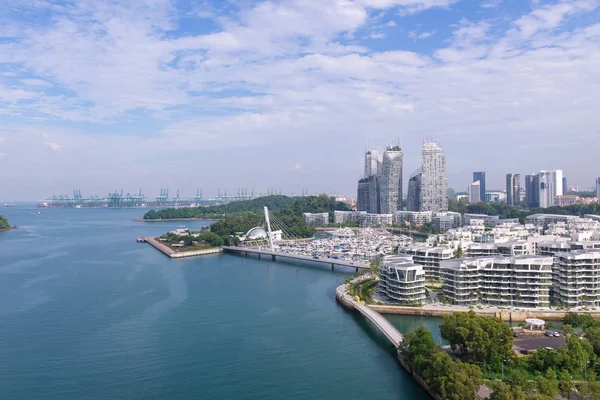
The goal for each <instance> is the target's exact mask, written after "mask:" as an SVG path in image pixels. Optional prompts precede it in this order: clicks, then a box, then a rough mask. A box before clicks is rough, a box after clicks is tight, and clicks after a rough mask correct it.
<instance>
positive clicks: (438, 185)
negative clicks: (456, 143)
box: [419, 140, 448, 212]
mask: <svg viewBox="0 0 600 400" xmlns="http://www.w3.org/2000/svg"><path fill="white" fill-rule="evenodd" d="M421 158H422V160H421V201H420V209H419V211H433V212H441V211H447V210H448V174H447V171H446V156H445V154H444V150H443V149H442V147H441V146H440V145H439V144H438V143H436V142H434V141H433V140H424V141H423V151H422V154H421Z"/></svg>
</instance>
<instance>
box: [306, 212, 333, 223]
mask: <svg viewBox="0 0 600 400" xmlns="http://www.w3.org/2000/svg"><path fill="white" fill-rule="evenodd" d="M302 218H304V222H305V223H306V225H308V226H325V225H328V224H329V213H327V212H325V213H317V214H312V213H302Z"/></svg>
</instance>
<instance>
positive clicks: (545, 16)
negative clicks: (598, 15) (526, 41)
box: [515, 0, 598, 38]
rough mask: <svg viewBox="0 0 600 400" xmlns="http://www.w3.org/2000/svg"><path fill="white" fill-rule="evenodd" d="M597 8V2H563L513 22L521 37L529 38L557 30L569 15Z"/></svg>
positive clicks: (545, 7)
mask: <svg viewBox="0 0 600 400" xmlns="http://www.w3.org/2000/svg"><path fill="white" fill-rule="evenodd" d="M597 7H598V1H597V0H572V1H571V0H563V1H560V2H558V3H556V4H546V5H542V6H541V7H539V8H537V9H535V10H533V11H532V12H531V13H529V14H527V15H524V16H523V17H521V18H519V19H518V20H517V21H515V25H516V26H517V27H518V30H519V32H520V34H521V36H523V37H525V38H529V37H531V36H533V35H534V34H536V33H537V32H539V31H543V30H551V29H555V28H557V27H558V26H559V25H560V24H561V23H562V22H563V21H564V20H565V18H567V17H569V16H570V15H573V14H577V13H581V12H587V11H591V10H593V9H595V8H597Z"/></svg>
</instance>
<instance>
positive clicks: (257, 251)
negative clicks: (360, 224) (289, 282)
mask: <svg viewBox="0 0 600 400" xmlns="http://www.w3.org/2000/svg"><path fill="white" fill-rule="evenodd" d="M223 251H225V252H228V253H237V254H241V255H246V256H247V255H248V254H254V255H258V258H261V256H266V257H271V260H273V261H275V260H276V259H277V258H278V257H284V258H289V259H292V260H301V261H310V262H315V263H321V264H327V265H331V269H334V267H335V266H338V267H349V268H355V269H356V272H358V270H359V269H363V270H368V269H371V265H370V264H367V263H363V262H358V261H346V260H340V259H338V258H323V257H316V258H315V257H310V256H305V255H302V254H292V253H281V252H277V251H271V250H269V249H264V248H256V247H240V246H223Z"/></svg>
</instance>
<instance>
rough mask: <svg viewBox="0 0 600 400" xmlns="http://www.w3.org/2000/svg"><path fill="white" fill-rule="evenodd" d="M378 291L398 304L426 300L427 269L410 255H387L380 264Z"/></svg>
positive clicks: (421, 302) (416, 302)
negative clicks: (415, 261)
mask: <svg viewBox="0 0 600 400" xmlns="http://www.w3.org/2000/svg"><path fill="white" fill-rule="evenodd" d="M377 291H378V292H379V293H380V294H381V295H383V296H385V297H387V299H389V300H390V301H391V302H394V303H397V304H411V305H412V304H423V303H424V302H425V271H424V270H423V266H421V265H418V264H415V263H413V262H412V259H411V257H410V256H402V255H400V256H385V257H383V259H382V260H381V262H380V264H379V284H378V286H377Z"/></svg>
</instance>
